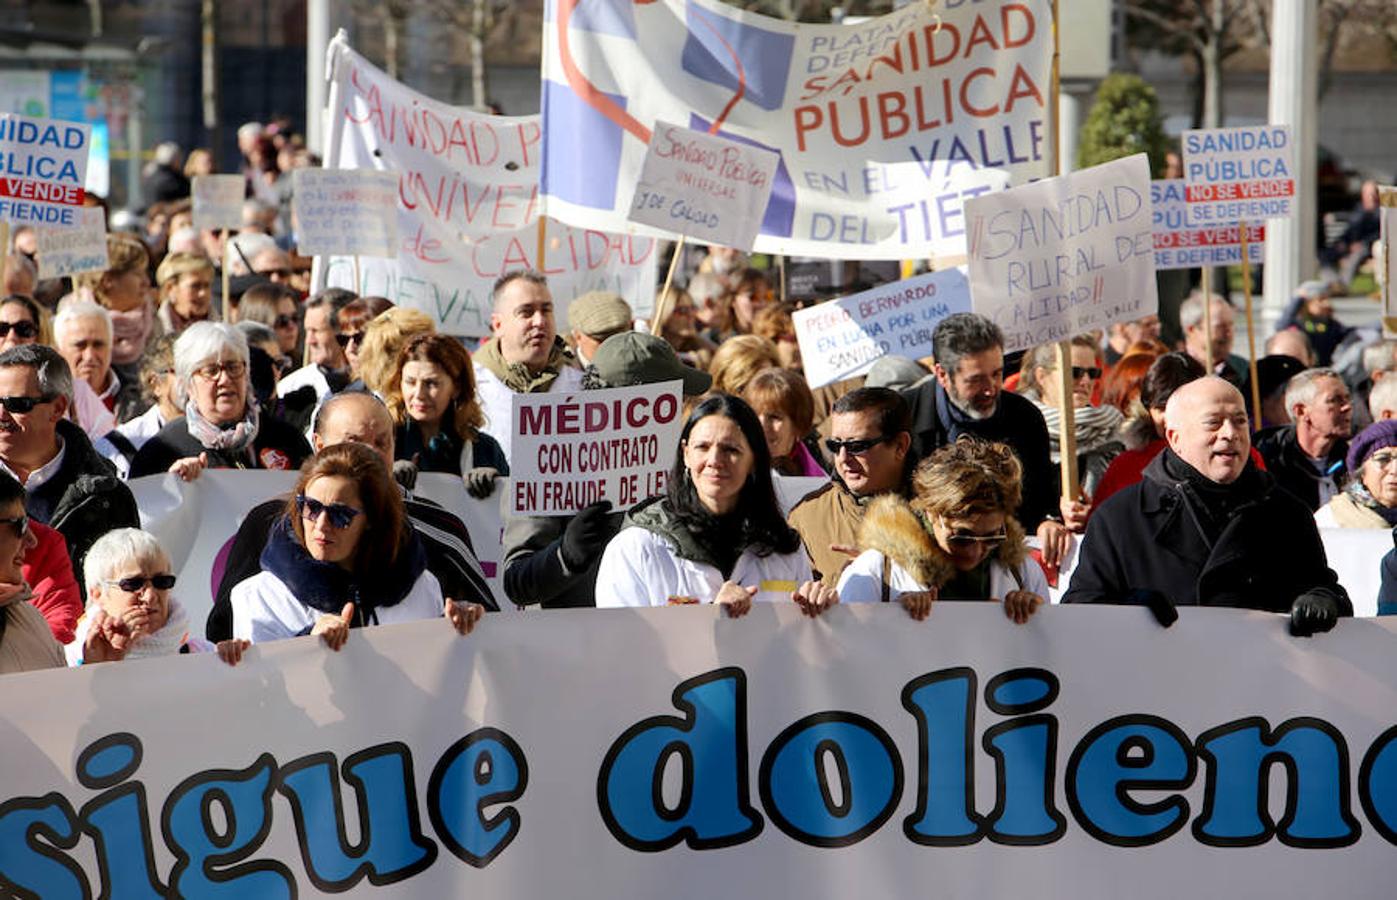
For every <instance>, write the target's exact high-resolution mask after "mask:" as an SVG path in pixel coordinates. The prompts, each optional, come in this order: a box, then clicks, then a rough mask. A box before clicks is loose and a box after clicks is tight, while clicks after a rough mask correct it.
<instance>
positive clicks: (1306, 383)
mask: <svg viewBox="0 0 1397 900" xmlns="http://www.w3.org/2000/svg"><path fill="white" fill-rule="evenodd" d="M1285 410H1286V412H1287V413H1288V414H1289V415H1290V418H1291V423H1290V424H1289V425H1282V426H1280V427H1278V428H1271V429H1268V430H1266V431H1263V432H1259V433H1258V434H1257V436H1256V449H1257V452H1259V453H1260V454H1261V458H1262V459H1264V460H1266V471H1267V472H1270V473H1271V475H1272V477H1274V478H1275V479H1276V481H1277V482H1279V483H1280V486H1281V487H1283V488H1285V489H1286V490H1287V491H1290V493H1291V494H1292V495H1293V496H1294V497H1295V498H1296V499H1297V500H1299V501H1300V502H1301V503H1304V504H1305V505H1306V506H1308V507H1309V508H1310V511H1311V512H1314V511H1316V510H1318V509H1319V508H1320V507H1321V506H1323V505H1325V504H1326V503H1328V502H1329V499H1330V498H1331V497H1333V496H1334V495H1335V494H1337V493H1338V492H1339V490H1340V485H1341V484H1342V483H1343V480H1344V475H1345V474H1346V473H1345V471H1344V459H1345V457H1346V456H1347V455H1348V442H1349V437H1350V435H1351V434H1352V431H1353V401H1352V399H1351V398H1350V396H1349V390H1348V385H1346V384H1344V380H1343V379H1342V378H1340V377H1339V373H1338V372H1336V371H1334V370H1333V369H1324V368H1321V369H1306V370H1305V371H1303V372H1301V373H1300V374H1298V375H1295V376H1292V377H1291V379H1290V380H1289V381H1288V382H1286V385H1285Z"/></svg>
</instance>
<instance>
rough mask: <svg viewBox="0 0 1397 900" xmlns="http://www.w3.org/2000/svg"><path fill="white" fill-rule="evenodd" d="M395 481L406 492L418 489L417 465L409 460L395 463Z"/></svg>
mask: <svg viewBox="0 0 1397 900" xmlns="http://www.w3.org/2000/svg"><path fill="white" fill-rule="evenodd" d="M393 480H394V481H396V482H397V483H398V484H401V485H402V486H403V490H405V491H410V490H412V489H413V488H415V487H417V463H415V462H413V461H412V460H409V459H400V460H398V461H397V462H395V463H393Z"/></svg>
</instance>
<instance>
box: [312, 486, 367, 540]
mask: <svg viewBox="0 0 1397 900" xmlns="http://www.w3.org/2000/svg"><path fill="white" fill-rule="evenodd" d="M296 508H297V509H299V510H300V511H301V518H302V519H305V520H306V521H309V522H314V521H315V520H316V519H318V518H320V517H321V516H322V515H325V516H329V517H330V525H331V526H332V527H333V528H335V529H336V530H339V531H343V530H344V529H346V528H348V527H349V526H350V524H351V523H353V521H354V517H355V516H357V515H359V513H361V512H363V510H361V509H355V508H354V507H352V506H349V505H348V504H345V503H321V502H320V501H319V500H316V499H315V498H314V497H307V496H306V495H305V494H297V495H296Z"/></svg>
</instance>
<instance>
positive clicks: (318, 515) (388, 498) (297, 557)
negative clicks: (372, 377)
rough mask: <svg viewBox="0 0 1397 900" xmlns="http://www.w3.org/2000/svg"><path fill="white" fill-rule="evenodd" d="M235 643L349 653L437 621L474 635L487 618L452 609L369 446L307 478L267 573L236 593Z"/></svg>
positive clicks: (272, 546) (323, 457)
mask: <svg viewBox="0 0 1397 900" xmlns="http://www.w3.org/2000/svg"><path fill="white" fill-rule="evenodd" d="M232 605H233V636H234V637H235V638H242V639H245V640H249V641H251V642H252V643H254V644H256V643H260V642H262V641H274V640H280V639H281V638H289V637H297V636H300V635H307V634H313V635H320V636H321V637H323V638H324V639H325V643H326V644H327V645H329V647H330V649H332V650H339V649H340V648H341V647H343V646H344V642H345V641H346V640H347V639H348V637H349V629H350V628H355V627H359V626H362V625H390V624H393V623H395V622H412V621H416V620H419V619H435V618H439V617H441V616H442V615H443V612H444V614H445V615H446V617H447V618H448V619H450V621H451V623H452V625H453V626H454V627H455V628H456V630H457V631H458V632H459V633H461V634H468V633H469V632H470V630H471V629H472V628H473V627H474V625H475V623H476V622H477V621H478V620H479V618H480V616H481V614H482V613H483V612H484V607H482V606H480V605H479V604H475V603H463V602H457V601H453V600H449V599H447V600H443V598H442V593H441V585H440V584H438V582H437V579H436V577H435V576H433V575H432V573H431V572H430V571H428V570H427V555H426V551H425V550H424V549H423V547H422V543H421V541H420V540H419V539H418V537H417V533H416V532H415V531H413V528H412V525H411V524H409V522H408V521H407V517H406V514H405V513H404V511H403V498H402V494H401V492H400V491H399V490H398V488H397V485H396V484H394V482H393V480H392V479H391V478H390V477H389V474H388V469H387V467H386V466H385V465H384V464H383V460H382V459H380V458H379V456H378V454H377V453H375V452H374V451H373V450H371V449H369V448H368V447H366V446H364V445H363V444H357V443H344V444H334V445H332V446H329V447H326V448H325V449H324V450H321V451H320V452H319V453H318V454H316V455H315V456H314V457H313V458H312V459H311V460H310V461H309V462H308V463H307V464H306V465H305V467H304V468H302V470H301V477H300V478H299V479H298V480H297V481H296V489H295V492H294V493H293V495H292V497H291V499H290V501H288V503H287V506H286V513H285V515H284V516H282V517H281V518H280V519H278V520H277V522H276V524H275V525H274V526H273V527H272V533H271V535H270V537H269V538H268V539H267V546H266V549H264V550H263V551H262V571H261V572H259V573H258V574H256V575H254V576H252V577H251V578H249V579H247V580H246V581H243V582H240V583H239V584H238V585H237V586H236V587H234V588H233V593H232Z"/></svg>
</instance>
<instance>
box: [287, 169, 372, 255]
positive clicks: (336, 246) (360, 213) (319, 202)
mask: <svg viewBox="0 0 1397 900" xmlns="http://www.w3.org/2000/svg"><path fill="white" fill-rule="evenodd" d="M291 187H292V195H291V211H292V214H293V215H294V216H295V217H296V249H297V251H299V252H300V253H302V254H304V255H306V256H320V255H322V254H331V253H343V254H346V255H349V256H396V255H397V254H398V208H397V200H398V176H397V175H396V174H394V173H393V172H377V171H374V170H372V169H297V170H296V171H295V173H294V174H293V175H292V181H291Z"/></svg>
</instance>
